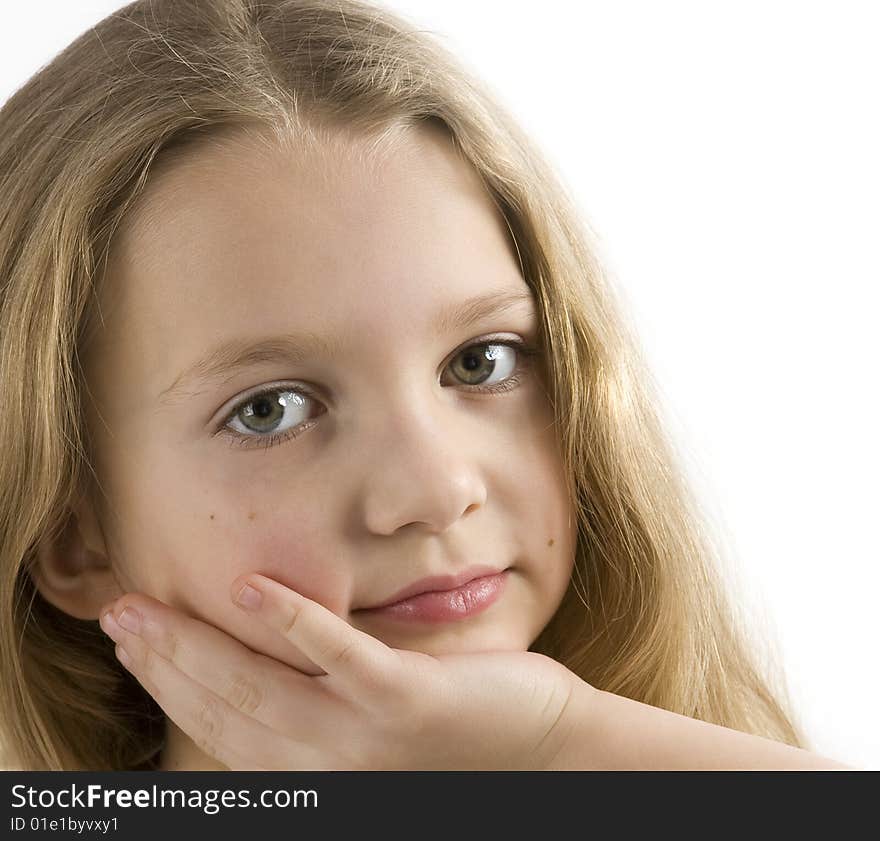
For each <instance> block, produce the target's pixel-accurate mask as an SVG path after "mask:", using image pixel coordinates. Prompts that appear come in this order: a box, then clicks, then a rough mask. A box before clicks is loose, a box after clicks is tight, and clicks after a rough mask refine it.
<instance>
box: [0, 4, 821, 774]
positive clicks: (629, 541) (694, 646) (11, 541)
mask: <svg viewBox="0 0 880 841" xmlns="http://www.w3.org/2000/svg"><path fill="white" fill-rule="evenodd" d="M425 121H428V122H430V123H431V124H433V125H436V126H438V127H441V128H442V129H443V130H444V131H445V132H447V134H448V136H449V138H450V139H451V141H452V142H453V143H454V144H455V146H456V147H457V149H458V151H459V153H460V154H461V155H462V156H463V158H464V159H465V160H466V161H468V162H469V163H470V164H471V165H472V166H473V167H474V168H475V170H476V171H477V172H478V173H479V174H480V177H481V178H482V180H483V182H484V183H485V186H486V189H487V191H488V193H489V194H490V195H491V197H492V199H493V200H494V202H495V204H496V206H497V207H498V209H499V211H500V212H501V213H502V214H503V216H504V218H505V220H506V222H507V225H508V227H509V230H510V234H511V237H512V239H513V242H514V244H515V246H516V249H517V251H518V253H519V256H520V261H521V266H522V272H523V277H524V279H525V281H526V283H527V284H528V285H529V286H530V288H531V289H532V290H533V292H534V295H535V299H536V301H537V303H538V305H539V311H540V313H541V318H542V339H543V344H544V349H545V359H546V366H547V368H546V370H547V376H548V397H549V398H551V399H552V402H553V406H554V409H555V414H556V418H557V425H558V430H559V435H560V445H561V451H562V454H563V456H564V462H565V466H566V475H567V478H568V483H569V491H570V494H571V499H572V500H573V502H574V508H575V510H576V512H577V517H578V543H577V553H576V558H575V571H574V574H573V576H572V580H571V582H570V584H569V587H568V590H567V592H566V594H565V596H564V599H563V601H562V603H561V605H560V607H559V609H558V611H557V612H556V614H555V615H554V617H553V619H552V620H551V621H550V623H549V624H548V626H547V627H546V628H545V629H544V630H543V631H542V633H541V634H540V636H539V637H538V638H537V639H536V640H535V642H534V644H533V645H532V646H531V650H533V651H538V652H541V653H544V654H547V655H549V656H551V657H553V658H555V659H557V660H559V661H560V662H562V663H563V664H565V665H566V666H567V667H568V668H569V669H571V670H572V671H574V672H575V673H576V674H578V675H579V676H580V677H582V678H583V679H584V680H586V681H587V682H588V683H590V684H592V685H593V686H596V687H597V688H600V689H604V690H607V691H610V692H614V693H617V694H621V695H625V696H627V697H630V698H634V699H636V700H639V701H642V702H644V703H647V704H652V705H654V706H658V707H662V708H665V709H668V710H672V711H675V712H678V713H681V714H684V715H687V716H692V717H694V718H699V719H703V720H705V721H708V722H712V723H715V724H720V725H724V726H726V727H732V728H735V729H737V730H742V731H744V732H748V733H753V734H756V735H761V736H765V737H768V738H771V739H775V740H778V741H782V742H786V743H788V744H790V745H795V746H798V747H805V746H806V745H805V743H804V741H803V739H802V737H801V736H800V735H799V733H798V731H797V729H796V727H795V725H794V724H793V719H792V714H791V712H790V711H788V710H787V703H788V702H787V700H786V698H785V689H784V681H783V679H782V678H781V676H780V674H778V673H776V672H778V671H779V670H778V667H775V668H776V672H775V671H774V670H773V669H769V668H764V667H762V666H761V665H760V664H759V656H760V654H759V652H758V651H757V649H756V646H755V644H754V641H753V640H750V639H749V635H748V632H747V628H746V624H745V620H744V618H743V617H742V616H740V615H739V614H738V612H737V611H736V610H735V609H734V606H733V604H734V603H733V602H732V601H731V600H730V598H729V594H728V592H727V589H726V587H725V586H724V580H723V576H722V575H721V571H720V566H719V564H720V563H721V562H722V561H723V559H722V558H721V554H720V553H719V551H718V549H717V547H716V546H715V545H714V544H713V541H712V540H711V539H710V537H709V534H708V530H707V529H706V527H705V517H704V516H702V515H701V513H700V511H699V510H698V508H697V505H696V504H695V502H694V500H693V499H692V498H691V494H690V491H689V490H688V488H687V482H686V481H685V479H684V472H683V470H682V469H681V468H680V467H679V466H678V464H677V461H678V457H677V456H676V453H675V452H674V449H673V447H672V445H671V444H670V443H669V440H668V435H667V434H666V433H665V432H664V431H663V428H662V423H661V420H660V414H659V412H658V409H657V401H656V398H655V393H654V387H653V385H652V382H651V378H650V375H649V373H648V370H647V367H646V366H645V365H644V363H643V362H642V357H641V351H640V348H639V346H638V344H637V342H636V340H635V338H634V337H633V335H632V331H631V330H630V329H629V327H628V326H627V323H626V321H625V319H624V317H623V315H622V308H621V307H620V306H619V305H618V304H617V303H616V302H615V297H614V293H613V290H612V288H611V284H610V283H609V281H608V278H607V277H606V276H605V275H604V274H603V271H602V268H601V265H600V263H599V260H598V259H597V257H596V253H597V249H596V247H595V245H594V244H592V243H591V237H590V235H589V232H588V230H587V229H586V227H585V225H584V224H583V223H581V221H580V220H579V218H578V213H577V211H576V208H575V206H574V204H573V202H572V201H571V200H570V199H569V197H568V196H567V194H566V192H565V190H564V189H563V187H562V186H561V185H560V184H559V183H558V181H557V179H556V177H555V174H554V172H553V171H552V170H551V168H550V167H549V165H548V164H547V163H546V162H545V160H544V159H543V158H542V156H541V154H540V153H539V151H538V150H537V149H536V148H535V147H533V146H532V145H531V143H530V142H529V140H528V139H527V137H525V136H524V135H523V133H522V132H521V131H520V129H519V128H518V127H517V125H516V124H515V123H514V121H513V120H512V119H511V118H510V117H509V116H508V115H507V114H506V113H505V112H504V110H503V109H502V108H500V107H499V106H498V105H497V104H496V103H495V102H493V101H492V98H491V97H490V95H489V94H488V93H487V91H486V90H485V89H484V88H483V87H482V86H481V85H480V84H479V83H478V82H476V81H475V80H474V79H472V78H471V77H470V76H469V75H468V74H467V73H466V72H464V71H463V70H462V69H461V68H460V67H459V66H458V65H457V64H456V62H455V61H454V60H453V58H452V57H450V56H449V55H448V53H447V52H446V51H445V50H444V49H443V48H441V47H440V46H439V45H438V43H437V42H436V41H435V40H434V39H432V38H431V37H429V36H427V35H425V34H423V33H420V32H418V31H416V30H415V29H414V28H413V27H412V26H410V25H408V24H407V23H405V22H404V21H402V20H400V19H399V18H398V17H396V16H394V15H392V14H391V13H389V12H388V11H386V10H384V9H382V8H380V7H376V6H374V5H371V4H367V3H363V2H356V0H262V2H256V0H253V1H252V0H139V2H135V3H131V4H130V5H128V6H126V7H124V8H122V9H120V10H119V11H117V12H115V13H114V14H112V15H110V16H109V17H108V18H106V19H105V20H103V21H101V22H100V23H99V24H97V25H96V26H95V27H93V28H92V29H90V30H88V31H87V32H85V33H84V34H83V35H81V36H80V37H78V38H77V39H76V40H75V41H74V42H73V43H72V44H70V45H69V46H68V47H67V48H66V49H65V50H64V51H63V52H61V53H60V54H59V55H58V56H56V57H55V58H54V60H53V61H51V62H50V63H49V64H48V65H47V66H45V67H44V68H42V69H41V70H40V71H39V72H38V73H37V74H36V75H35V76H33V77H32V78H31V79H30V80H28V81H27V83H26V84H25V85H24V86H22V87H21V88H20V89H19V90H18V91H16V93H15V94H14V95H13V96H12V97H11V98H10V99H9V100H8V101H7V102H6V103H5V104H4V106H3V108H2V110H0V393H2V395H3V402H4V406H3V412H0V452H2V453H3V457H2V459H0V522H2V525H0V586H2V593H0V597H2V607H0V623H2V630H0V709H2V710H3V715H2V717H0V721H2V724H0V737H2V739H3V741H4V743H5V748H6V751H7V763H8V764H9V765H10V766H11V767H16V768H21V769H26V770H39V769H52V770H60V769H71V770H82V769H90V770H123V769H149V768H155V767H157V762H158V757H159V753H160V751H161V748H162V745H163V739H164V721H165V720H164V714H163V711H162V710H161V708H160V707H159V706H158V704H157V703H156V702H155V701H154V700H153V699H152V698H151V697H150V696H149V694H148V693H146V692H145V691H144V690H143V689H142V687H141V686H140V685H139V684H138V683H137V681H136V680H135V679H134V678H132V677H131V676H130V675H128V674H127V673H126V672H125V671H124V670H122V669H121V668H120V667H119V665H118V663H117V662H116V659H115V657H114V656H113V645H112V642H111V641H110V640H109V639H107V638H106V637H105V635H104V634H103V633H102V632H101V631H100V629H99V628H98V625H97V622H95V621H85V620H81V619H76V618H74V617H71V616H68V615H67V614H66V613H64V612H62V611H61V610H59V609H57V608H55V607H53V606H52V605H51V604H49V603H48V602H47V601H46V600H45V599H43V598H42V596H41V595H40V593H39V591H38V590H37V589H36V588H35V586H34V584H33V580H32V577H31V574H30V573H31V570H32V567H33V563H34V554H35V547H36V545H37V544H38V542H39V541H40V540H42V539H45V537H46V535H56V534H59V533H60V532H61V529H62V527H63V525H64V524H65V522H66V520H67V518H68V517H69V515H70V509H71V506H72V505H73V504H74V502H75V501H76V500H77V499H78V498H80V496H81V495H82V494H83V493H86V492H91V490H92V489H94V488H98V489H100V481H99V477H98V476H97V475H96V474H95V470H94V468H93V467H92V461H91V458H90V453H91V452H92V450H91V447H90V441H89V435H88V432H87V426H86V423H85V420H84V419H85V415H84V407H85V395H84V391H85V389H84V380H83V373H82V367H81V365H80V356H81V354H82V352H83V346H84V343H85V342H86V341H87V339H88V336H89V335H90V333H91V330H92V329H93V328H94V326H95V323H96V318H95V313H96V311H97V310H96V306H97V305H96V302H97V299H98V290H99V289H100V288H101V284H102V282H103V277H104V274H103V272H102V270H101V269H102V266H103V267H106V260H107V254H108V250H109V248H110V245H111V242H112V238H113V234H114V232H115V231H116V229H117V228H118V226H119V225H120V223H121V222H122V221H123V219H124V218H125V217H126V213H127V212H128V209H129V208H130V206H131V205H132V204H133V202H134V201H135V199H136V198H137V197H138V196H139V195H140V194H141V193H142V191H143V189H144V187H145V184H146V182H147V179H148V176H150V175H151V174H152V173H154V172H155V171H156V169H157V167H158V166H159V165H160V164H161V165H163V166H167V165H169V163H170V162H173V161H175V160H177V159H179V158H180V157H181V156H182V155H184V153H186V152H187V150H190V151H191V150H192V149H197V148H198V146H199V145H200V144H202V143H205V142H211V141H212V139H214V138H216V137H218V136H219V135H220V134H229V133H232V134H234V133H235V132H237V131H248V130H250V129H252V128H259V129H264V130H265V129H268V131H269V135H268V136H269V137H271V138H273V139H274V140H277V141H278V142H279V143H283V142H285V141H288V142H289V141H290V140H291V139H298V140H304V139H310V140H311V141H312V142H320V141H321V138H327V137H329V136H331V134H334V133H339V132H349V133H350V134H351V136H355V135H357V136H361V137H368V138H374V139H375V141H376V143H377V144H381V143H384V142H389V143H393V142H394V138H395V137H397V136H400V135H401V131H400V130H401V129H402V128H404V129H405V128H409V127H415V126H418V125H419V124H422V123H424V122H425Z"/></svg>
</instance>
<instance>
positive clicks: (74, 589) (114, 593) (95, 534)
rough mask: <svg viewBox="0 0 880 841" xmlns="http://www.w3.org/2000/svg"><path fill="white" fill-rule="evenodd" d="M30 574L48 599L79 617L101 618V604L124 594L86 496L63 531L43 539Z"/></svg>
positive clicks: (71, 515) (96, 519) (72, 513)
mask: <svg viewBox="0 0 880 841" xmlns="http://www.w3.org/2000/svg"><path fill="white" fill-rule="evenodd" d="M31 577H32V579H33V581H34V585H35V586H36V588H37V589H38V590H39V591H40V594H41V595H42V596H43V598H44V599H46V601H48V602H50V603H51V604H53V605H54V606H55V607H57V608H58V609H59V610H62V611H64V613H67V614H69V615H70V616H74V617H76V618H77V619H98V617H99V614H100V609H101V607H103V606H104V605H105V604H107V602H110V601H113V600H114V599H117V598H119V596H121V595H123V593H124V590H123V589H122V588H121V587H120V586H119V583H118V582H117V580H116V575H115V574H114V571H113V568H112V566H111V564H110V561H109V558H108V552H107V547H106V542H105V539H104V533H103V531H102V529H101V525H100V523H99V522H98V517H97V516H96V512H95V509H94V507H93V505H92V503H91V501H90V500H89V498H88V497H87V496H83V497H81V499H80V502H79V503H78V504H77V505H76V506H75V508H74V510H73V511H71V512H70V514H69V516H68V519H67V521H66V522H65V524H64V526H63V528H62V529H61V531H60V533H59V534H57V535H55V536H53V537H51V538H47V539H46V540H45V541H43V542H41V543H40V545H39V546H38V548H37V554H36V563H35V565H34V567H33V568H32V570H31Z"/></svg>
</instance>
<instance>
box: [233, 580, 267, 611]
mask: <svg viewBox="0 0 880 841" xmlns="http://www.w3.org/2000/svg"><path fill="white" fill-rule="evenodd" d="M235 601H236V602H237V603H238V604H240V605H241V606H242V607H243V608H245V609H246V610H256V609H257V608H258V607H259V606H260V604H261V603H262V601H263V594H262V593H261V592H260V591H259V590H257V589H256V587H251V585H250V584H245V585H244V587H242V588H241V589H240V590H239V591H238V595H237V596H236V597H235Z"/></svg>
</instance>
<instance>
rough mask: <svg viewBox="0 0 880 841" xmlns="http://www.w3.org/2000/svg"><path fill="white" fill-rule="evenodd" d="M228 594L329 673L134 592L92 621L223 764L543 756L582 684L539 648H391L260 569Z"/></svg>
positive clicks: (333, 766) (459, 763) (409, 766)
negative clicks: (297, 665)
mask: <svg viewBox="0 0 880 841" xmlns="http://www.w3.org/2000/svg"><path fill="white" fill-rule="evenodd" d="M242 592H243V593H244V598H243V599H242V601H236V600H237V599H238V598H239V597H240V594H242ZM230 597H231V598H232V599H233V600H234V601H235V602H236V604H237V605H238V606H239V608H240V609H242V610H246V611H248V612H249V613H250V614H251V615H252V616H253V618H254V620H255V621H258V622H261V623H263V624H264V625H266V626H267V627H268V628H271V629H272V630H273V631H275V632H276V633H277V634H278V635H279V636H280V637H281V638H283V639H284V640H285V641H286V644H289V645H290V646H292V647H293V648H295V649H297V650H298V651H300V652H302V654H304V655H305V656H307V657H308V658H309V659H310V660H311V661H312V662H314V663H315V664H317V665H318V666H319V667H320V668H321V669H322V670H323V672H324V674H319V675H306V674H304V673H303V672H300V671H298V670H296V669H294V668H292V667H291V666H288V665H286V664H285V663H281V662H279V661H278V660H275V659H273V658H271V657H267V656H266V655H263V654H258V653H256V652H254V651H252V650H251V649H249V648H247V647H246V646H245V645H243V644H242V643H241V642H240V641H239V640H237V639H235V638H233V637H232V636H230V635H228V634H226V633H224V632H223V631H220V630H219V629H217V628H215V627H214V626H212V625H209V624H207V623H205V622H201V621H199V620H196V619H194V618H192V617H190V616H187V615H185V614H183V613H181V612H179V611H177V610H175V609H173V608H171V607H169V606H168V605H166V604H164V603H163V602H161V601H158V600H156V599H153V598H151V597H149V596H146V595H144V594H142V593H127V594H125V595H124V596H122V597H121V598H120V599H117V600H116V601H115V602H114V603H112V604H111V605H108V606H106V607H105V608H104V609H103V610H102V611H101V627H102V628H103V630H104V631H105V632H106V633H107V634H108V635H109V636H110V637H111V638H112V639H113V640H114V641H115V642H116V643H117V646H116V652H117V656H118V657H119V659H120V662H121V663H122V664H123V665H124V666H125V667H126V668H127V669H129V671H130V672H131V673H132V674H133V675H134V676H135V677H136V678H137V680H138V681H139V682H140V683H141V685H142V686H143V687H144V688H145V689H146V690H147V691H148V692H149V693H150V695H152V696H153V698H155V700H156V701H157V703H158V704H159V705H160V706H161V707H162V709H163V710H164V711H165V712H166V714H167V715H168V716H169V717H170V719H171V720H172V721H174V722H175V723H176V724H177V725H178V726H179V727H180V728H181V729H182V730H183V731H185V732H186V733H187V734H188V735H189V737H190V738H191V739H192V740H193V742H194V743H195V744H196V745H197V746H198V747H199V748H200V749H201V750H203V751H204V752H205V753H206V754H208V755H210V756H212V757H214V758H216V759H217V760H218V761H220V762H221V763H223V764H224V765H226V766H227V767H228V768H230V769H232V770H452V769H455V770H492V769H495V770H505V769H506V770H515V769H519V770H527V769H537V768H543V767H547V765H548V764H549V762H550V761H551V760H552V758H553V757H554V755H555V753H556V752H557V751H558V750H559V747H560V744H561V742H560V739H561V738H563V736H562V732H563V728H562V727H560V722H561V721H562V720H563V716H562V714H563V712H564V710H565V709H566V707H567V704H568V701H569V699H570V697H571V695H572V693H573V691H574V690H575V687H576V684H579V685H580V688H581V689H582V688H583V687H584V686H585V684H584V683H583V681H581V680H580V679H579V678H577V677H576V676H575V675H574V674H573V673H572V672H570V671H569V670H568V669H566V668H565V667H564V666H562V665H561V664H560V663H558V662H557V661H555V660H553V659H551V658H549V657H545V656H544V655H542V654H537V653H534V652H528V651H525V652H521V651H516V652H509V651H504V652H500V651H499V652H482V653H476V654H449V655H440V656H431V655H428V654H424V653H421V652H418V651H409V650H402V649H396V648H391V647H389V646H387V645H385V644H384V643H383V642H381V641H380V640H378V639H376V638H375V637H373V636H371V635H369V634H367V633H365V632H363V631H360V630H358V629H356V628H353V627H352V626H351V625H349V624H348V623H347V622H345V621H344V620H343V619H341V618H340V617H338V616H336V615H335V614H334V613H332V612H331V611H330V610H328V609H327V608H325V607H324V606H323V605H321V604H319V603H318V602H315V601H312V600H310V599H307V598H305V597H304V596H302V595H300V594H299V593H296V592H295V591H293V590H291V589H289V588H287V587H285V586H284V585H282V584H280V583H279V582H277V581H275V580H273V579H270V578H267V577H265V576H262V575H257V574H250V575H247V576H240V577H239V578H237V579H236V580H235V582H233V585H232V588H231V591H230Z"/></svg>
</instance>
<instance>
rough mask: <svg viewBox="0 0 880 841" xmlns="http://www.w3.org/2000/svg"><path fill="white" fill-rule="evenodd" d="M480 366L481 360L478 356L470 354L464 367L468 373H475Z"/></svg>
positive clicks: (466, 357)
mask: <svg viewBox="0 0 880 841" xmlns="http://www.w3.org/2000/svg"><path fill="white" fill-rule="evenodd" d="M479 366H480V360H479V358H478V357H477V356H476V354H473V353H469V354H468V355H467V356H465V363H464V367H465V368H467V369H468V371H473V370H474V369H475V368H478V367H479Z"/></svg>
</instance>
